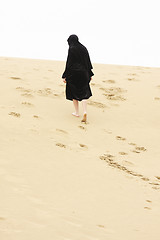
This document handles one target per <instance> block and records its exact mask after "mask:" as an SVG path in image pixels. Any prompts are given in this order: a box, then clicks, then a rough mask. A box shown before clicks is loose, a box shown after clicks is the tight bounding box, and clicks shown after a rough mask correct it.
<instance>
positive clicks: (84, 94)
mask: <svg viewBox="0 0 160 240" xmlns="http://www.w3.org/2000/svg"><path fill="white" fill-rule="evenodd" d="M68 44H69V50H68V57H67V62H66V68H65V71H64V73H63V75H62V78H65V79H66V99H68V100H73V99H76V100H78V101H81V100H83V99H88V98H90V96H92V92H91V89H90V85H89V83H90V80H91V77H92V76H93V75H94V74H93V72H92V68H93V67H92V64H91V61H90V57H89V53H88V51H87V49H86V47H85V46H83V45H82V44H81V43H80V42H79V41H78V37H77V36H76V35H71V36H70V37H69V39H68Z"/></svg>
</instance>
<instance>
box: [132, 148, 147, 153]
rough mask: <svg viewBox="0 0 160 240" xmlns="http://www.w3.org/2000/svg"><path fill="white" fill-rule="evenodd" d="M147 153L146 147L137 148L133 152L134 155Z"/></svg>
mask: <svg viewBox="0 0 160 240" xmlns="http://www.w3.org/2000/svg"><path fill="white" fill-rule="evenodd" d="M145 151H147V149H146V148H144V147H135V149H133V150H132V152H134V153H141V152H145Z"/></svg>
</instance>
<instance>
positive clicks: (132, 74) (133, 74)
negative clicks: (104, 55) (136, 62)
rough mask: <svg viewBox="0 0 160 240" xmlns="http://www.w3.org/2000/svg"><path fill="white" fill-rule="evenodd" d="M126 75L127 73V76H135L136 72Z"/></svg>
mask: <svg viewBox="0 0 160 240" xmlns="http://www.w3.org/2000/svg"><path fill="white" fill-rule="evenodd" d="M128 75H129V76H137V74H136V73H129V74H128Z"/></svg>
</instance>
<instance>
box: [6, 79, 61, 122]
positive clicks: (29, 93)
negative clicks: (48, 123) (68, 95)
mask: <svg viewBox="0 0 160 240" xmlns="http://www.w3.org/2000/svg"><path fill="white" fill-rule="evenodd" d="M10 78H11V79H13V80H22V79H21V78H20V77H15V76H12V77H10ZM16 90H18V91H20V92H22V93H21V96H23V97H26V98H33V97H34V94H37V95H40V96H44V97H60V96H61V94H59V93H55V92H54V91H52V90H51V88H44V89H40V90H32V89H25V88H24V87H16ZM21 104H22V105H23V106H26V107H33V106H34V104H32V103H30V102H28V101H23V102H22V103H21ZM9 115H10V116H13V117H16V118H20V117H21V114H20V113H18V112H10V113H9ZM33 117H34V118H39V116H37V115H34V116H33Z"/></svg>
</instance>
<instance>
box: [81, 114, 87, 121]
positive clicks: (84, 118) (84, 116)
mask: <svg viewBox="0 0 160 240" xmlns="http://www.w3.org/2000/svg"><path fill="white" fill-rule="evenodd" d="M81 122H84V123H86V122H87V113H84V115H83V119H82V121H81Z"/></svg>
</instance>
